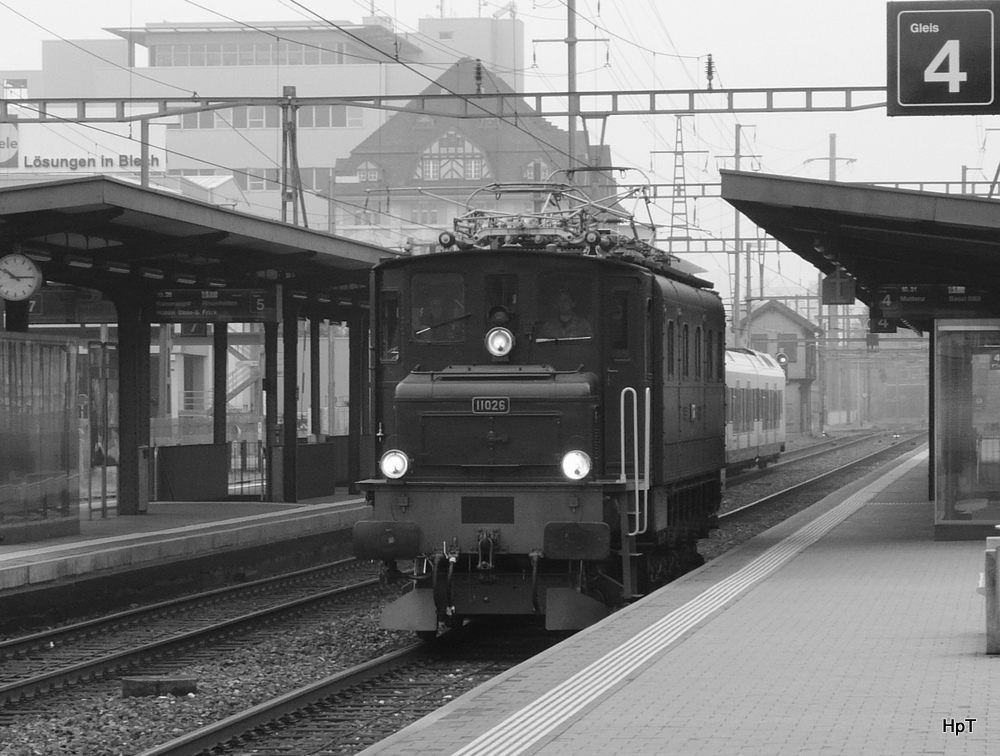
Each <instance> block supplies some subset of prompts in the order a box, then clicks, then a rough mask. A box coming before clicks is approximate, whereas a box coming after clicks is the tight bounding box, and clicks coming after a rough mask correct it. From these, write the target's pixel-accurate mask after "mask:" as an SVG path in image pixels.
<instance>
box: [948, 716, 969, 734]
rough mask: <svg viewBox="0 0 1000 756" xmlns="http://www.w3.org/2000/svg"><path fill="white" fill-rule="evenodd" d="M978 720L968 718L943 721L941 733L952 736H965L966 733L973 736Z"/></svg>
mask: <svg viewBox="0 0 1000 756" xmlns="http://www.w3.org/2000/svg"><path fill="white" fill-rule="evenodd" d="M975 724H976V720H975V719H973V718H971V717H967V718H965V719H942V720H941V731H942V732H945V733H948V732H950V733H951V734H952V735H964V734H966V733H968V734H970V735H971V734H972V732H973V730H972V728H973V727H975Z"/></svg>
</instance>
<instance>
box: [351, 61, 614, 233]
mask: <svg viewBox="0 0 1000 756" xmlns="http://www.w3.org/2000/svg"><path fill="white" fill-rule="evenodd" d="M497 92H503V93H510V92H513V90H512V89H511V88H510V86H509V85H508V84H507V83H506V82H505V81H504V80H503V79H501V78H499V77H498V76H495V75H494V74H493V73H491V72H490V71H489V70H488V69H487V68H486V67H485V66H483V65H482V64H481V63H480V61H478V60H473V59H472V58H464V59H462V60H459V61H457V62H456V63H454V64H453V65H452V66H451V67H449V68H448V70H447V71H445V72H444V73H443V74H442V75H441V76H440V77H439V78H438V79H436V80H435V81H434V82H433V83H432V84H431V85H430V86H428V87H426V88H425V89H424V90H423V92H422V93H421V94H427V95H433V94H441V93H459V94H463V95H469V96H470V99H469V100H468V101H451V102H448V103H442V104H441V110H442V113H443V114H442V115H427V114H426V113H420V112H417V111H416V110H406V109H404V110H402V111H400V112H398V113H395V114H394V115H392V116H391V117H390V118H389V119H388V120H387V121H386V123H385V124H384V125H383V126H382V127H381V128H379V129H378V130H377V131H376V132H375V133H373V134H371V135H370V136H369V137H368V138H367V139H365V140H364V141H362V142H361V143H360V144H359V145H358V146H357V147H355V148H354V149H353V150H352V151H351V155H350V157H348V158H344V159H341V160H339V161H338V162H337V166H336V174H337V175H336V183H335V186H334V189H335V191H334V194H333V196H332V197H331V203H332V204H333V205H334V206H335V211H334V217H335V218H336V221H335V223H336V226H335V230H336V232H337V233H338V234H342V235H345V236H349V237H351V238H357V239H363V240H365V241H369V242H373V243H386V241H387V239H388V238H395V237H397V236H400V235H402V236H405V237H409V238H410V246H411V247H412V249H413V251H414V252H418V253H419V252H422V251H430V250H431V249H432V248H433V247H434V245H436V244H437V239H438V235H439V233H440V232H441V231H442V230H444V229H450V228H451V227H452V219H453V218H454V217H455V216H456V215H460V214H462V213H463V212H465V210H466V209H471V208H466V200H467V199H468V198H469V197H470V195H471V194H472V193H473V192H475V190H477V189H479V188H481V187H483V186H484V185H488V184H493V183H518V182H530V181H541V180H545V179H547V178H549V177H550V176H552V175H553V174H557V172H558V171H565V169H566V168H567V167H568V166H569V164H570V160H569V133H568V132H567V131H566V130H565V129H562V128H559V127H557V126H555V125H553V124H552V123H550V122H549V121H547V120H545V119H544V118H542V117H540V116H537V115H535V114H534V112H535V111H534V110H533V109H532V108H531V107H529V106H528V105H526V104H525V105H524V107H523V109H521V110H519V111H518V112H503V113H498V112H497V110H496V104H495V103H493V102H491V101H490V100H489V99H478V98H477V95H489V94H491V93H497ZM477 110H478V111H483V110H486V111H489V113H490V115H491V116H494V117H489V118H461V117H458V116H459V115H460V114H461V112H465V111H471V112H475V111H477ZM450 112H454V113H455V116H454V117H450V116H448V115H447V113H450ZM576 144H577V153H578V154H577V161H578V162H577V164H578V165H580V164H582V165H588V164H589V165H593V164H603V165H606V164H607V163H608V160H607V154H608V150H607V148H606V147H605V148H603V149H602V150H600V151H599V154H597V155H588V148H587V141H586V138H585V134H584V133H583V132H579V133H578V138H577V140H576ZM587 176H588V178H587V181H590V179H591V178H596V179H597V180H598V181H599V182H601V184H602V185H604V186H611V185H612V183H611V182H610V180H609V178H608V176H607V175H606V174H587ZM555 180H559V181H566V177H565V175H562V176H559V175H558V174H557V175H556V177H555ZM576 183H577V184H580V183H583V179H582V178H580V179H577V181H576ZM477 201H482V200H480V199H477ZM497 201H498V202H500V200H497ZM513 201H515V202H516V201H521V202H530V201H531V200H530V199H523V198H522V199H520V200H513ZM490 209H496V210H504V211H512V212H513V211H520V210H531V209H532V208H531V207H523V208H517V207H503V206H494V205H491V207H490Z"/></svg>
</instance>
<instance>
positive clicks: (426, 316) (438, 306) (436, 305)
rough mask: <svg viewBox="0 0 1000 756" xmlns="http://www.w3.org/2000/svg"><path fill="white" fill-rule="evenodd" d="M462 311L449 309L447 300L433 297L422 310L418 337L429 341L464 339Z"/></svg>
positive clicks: (437, 296)
mask: <svg viewBox="0 0 1000 756" xmlns="http://www.w3.org/2000/svg"><path fill="white" fill-rule="evenodd" d="M458 313H460V310H458V309H457V308H451V309H449V308H448V306H447V305H446V304H445V299H444V297H442V296H439V295H433V296H431V297H430V299H428V300H427V306H426V307H424V308H422V309H421V310H420V318H419V323H420V326H419V327H418V328H417V331H416V336H417V338H418V339H423V340H428V341H457V340H459V339H461V338H462V332H463V330H464V328H463V323H462V322H461V315H460V314H458Z"/></svg>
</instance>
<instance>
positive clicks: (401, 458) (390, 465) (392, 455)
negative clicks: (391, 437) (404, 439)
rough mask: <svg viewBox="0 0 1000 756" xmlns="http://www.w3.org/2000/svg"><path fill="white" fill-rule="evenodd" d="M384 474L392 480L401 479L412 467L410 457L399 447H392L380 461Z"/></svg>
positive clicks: (379, 464) (380, 467)
mask: <svg viewBox="0 0 1000 756" xmlns="http://www.w3.org/2000/svg"><path fill="white" fill-rule="evenodd" d="M378 466H379V469H380V470H381V471H382V474H383V475H384V476H385V477H387V478H389V479H390V480H399V479H400V478H402V477H403V476H404V475H406V471H407V470H409V469H410V458H409V457H407V456H406V454H404V453H403V452H401V451H399V449H390V450H389V451H387V452H386V453H385V454H383V455H382V459H380V460H379V462H378Z"/></svg>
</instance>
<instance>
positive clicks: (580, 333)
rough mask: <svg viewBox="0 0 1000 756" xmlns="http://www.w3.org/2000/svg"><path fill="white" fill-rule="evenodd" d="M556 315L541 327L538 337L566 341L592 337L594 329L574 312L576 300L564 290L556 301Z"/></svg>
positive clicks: (587, 321)
mask: <svg viewBox="0 0 1000 756" xmlns="http://www.w3.org/2000/svg"><path fill="white" fill-rule="evenodd" d="M556 304H557V307H558V314H557V316H556V317H554V318H550V319H549V320H547V321H545V323H544V324H543V325H542V328H541V330H540V331H539V333H538V335H539V337H540V338H545V339H568V338H581V337H586V336H592V335H593V333H594V329H593V328H592V327H591V325H590V321H589V320H587V319H586V318H584V317H582V316H581V315H579V314H578V313H577V311H576V299H574V297H573V295H572V294H571V293H570V292H569V291H567V290H566V289H562V290H560V292H559V297H558V299H557V300H556Z"/></svg>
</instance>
